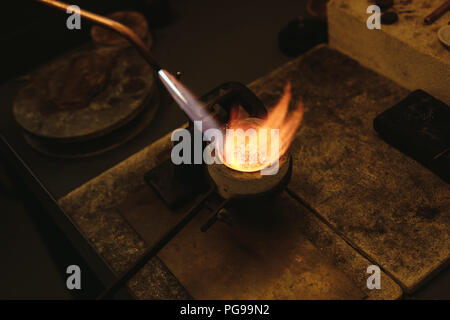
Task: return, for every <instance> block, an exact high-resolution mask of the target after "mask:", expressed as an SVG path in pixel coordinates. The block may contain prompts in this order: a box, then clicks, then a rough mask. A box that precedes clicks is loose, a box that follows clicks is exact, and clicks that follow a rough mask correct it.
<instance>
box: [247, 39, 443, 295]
mask: <svg viewBox="0 0 450 320" xmlns="http://www.w3.org/2000/svg"><path fill="white" fill-rule="evenodd" d="M281 79H289V80H291V82H292V90H293V92H294V93H295V95H296V97H297V99H302V100H303V102H304V104H305V118H304V121H303V123H302V125H301V127H300V129H299V131H298V132H297V137H296V140H295V141H294V143H293V145H292V147H291V153H292V155H293V158H294V168H293V176H292V179H291V183H290V185H289V189H290V190H292V192H294V193H295V194H296V195H297V196H298V197H299V198H300V199H302V201H304V203H306V204H307V205H308V206H309V207H310V208H311V209H312V210H313V211H315V212H316V213H317V214H318V215H320V216H321V217H323V219H324V220H325V221H326V222H327V223H328V224H329V225H330V226H331V227H332V228H333V229H334V230H335V231H336V232H337V233H338V234H340V235H341V236H342V237H343V238H344V239H346V241H348V242H349V243H350V244H351V245H352V246H353V247H355V248H358V250H359V251H360V252H362V253H363V254H364V255H365V257H367V258H368V259H369V260H370V261H373V262H374V263H375V264H378V265H379V266H380V267H382V268H383V269H384V270H385V271H386V272H387V273H388V274H390V275H391V276H393V277H394V278H395V279H396V280H397V281H398V282H399V283H400V284H401V285H402V286H403V288H404V289H405V290H406V291H408V292H412V291H414V290H415V289H416V288H417V287H418V286H420V285H421V284H422V283H423V282H424V281H425V280H427V279H428V278H430V277H431V276H432V275H433V274H434V273H435V272H438V271H439V270H440V269H441V268H444V267H445V266H446V265H447V263H448V261H449V257H450V187H449V185H448V184H446V183H445V182H444V181H442V180H441V179H440V178H438V177H437V176H436V175H434V174H433V173H432V172H431V171H429V170H428V169H426V168H425V167H423V166H422V165H420V164H419V163H418V162H416V161H414V160H413V159H411V158H409V157H407V156H405V155H404V154H403V153H401V152H400V151H398V150H397V149H395V148H393V147H391V146H390V145H388V144H387V143H385V142H384V141H383V140H381V139H380V138H379V137H378V136H377V134H376V132H375V131H374V129H373V119H374V118H375V116H376V115H377V114H379V113H381V112H382V111H384V110H385V109H388V108H389V107H391V106H392V105H394V104H395V103H397V102H398V101H400V100H401V99H402V98H404V97H406V95H407V93H408V92H407V91H406V90H404V89H402V88H401V87H399V86H397V85H395V84H394V83H392V82H391V81H389V80H388V79H386V78H384V77H381V76H379V75H377V74H376V73H374V72H372V71H370V70H368V69H366V68H364V67H362V66H361V65H359V64H358V63H357V62H355V61H354V60H352V59H349V58H348V57H346V56H344V55H343V54H340V53H338V52H337V51H334V50H330V49H329V48H327V47H322V48H318V49H317V50H314V51H313V52H310V53H308V54H306V55H305V56H303V57H302V58H301V59H297V60H295V61H293V62H291V63H290V64H287V65H285V66H283V67H282V68H280V69H278V70H276V71H274V72H273V73H272V74H270V75H268V76H266V77H263V78H261V79H259V80H258V81H257V82H256V83H254V84H253V85H252V89H253V90H254V91H255V92H256V93H257V94H258V95H260V96H261V97H263V100H264V102H266V104H268V105H272V104H274V102H275V101H277V100H278V99H279V97H280V96H281V93H282V89H283V85H284V83H283V81H281ZM277 92H278V93H277Z"/></svg>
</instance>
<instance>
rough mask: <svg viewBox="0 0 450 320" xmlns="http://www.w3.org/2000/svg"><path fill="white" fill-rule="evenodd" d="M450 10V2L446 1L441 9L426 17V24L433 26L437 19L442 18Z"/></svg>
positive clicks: (449, 0)
mask: <svg viewBox="0 0 450 320" xmlns="http://www.w3.org/2000/svg"><path fill="white" fill-rule="evenodd" d="M448 10H450V0H446V1H445V2H444V3H443V4H442V5H441V6H440V7H439V8H437V9H436V10H434V11H433V12H432V13H430V14H429V15H428V16H426V17H425V19H424V22H425V24H432V23H433V22H435V21H436V20H437V19H439V18H440V17H442V16H443V15H444V14H445V13H446V12H447V11H448Z"/></svg>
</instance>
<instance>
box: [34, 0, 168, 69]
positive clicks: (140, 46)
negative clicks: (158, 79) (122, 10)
mask: <svg viewBox="0 0 450 320" xmlns="http://www.w3.org/2000/svg"><path fill="white" fill-rule="evenodd" d="M37 1H38V2H41V3H43V4H46V5H48V6H50V7H54V8H57V9H60V10H63V11H65V12H67V9H68V8H69V7H70V6H71V5H70V4H66V3H63V2H61V1H55V0H37ZM80 16H81V17H83V18H84V19H87V20H90V21H92V22H93V23H95V24H98V25H100V26H103V27H105V28H108V29H110V30H112V31H114V32H117V33H118V34H120V35H121V36H123V37H125V38H126V39H127V40H128V41H130V43H131V44H132V45H133V46H134V47H135V48H136V49H137V50H138V51H139V53H140V54H141V55H142V57H144V59H145V60H146V61H147V62H148V63H149V64H150V65H151V67H152V68H153V69H155V71H159V70H161V67H160V66H159V64H158V63H157V62H156V60H155V59H154V58H153V56H152V54H151V52H150V49H149V48H148V47H147V46H146V45H145V44H144V42H143V41H142V40H141V39H140V38H139V37H138V36H137V34H136V33H135V32H134V31H133V30H131V29H130V28H128V27H127V26H125V25H123V24H121V23H119V22H117V21H114V20H112V19H109V18H106V17H104V16H101V15H98V14H95V13H91V12H89V11H86V10H82V9H81V10H80Z"/></svg>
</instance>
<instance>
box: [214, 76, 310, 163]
mask: <svg viewBox="0 0 450 320" xmlns="http://www.w3.org/2000/svg"><path fill="white" fill-rule="evenodd" d="M290 101H291V85H290V84H289V83H288V84H287V85H286V87H285V89H284V94H283V97H282V98H281V99H280V101H279V102H278V104H277V105H276V106H275V107H273V108H272V109H271V110H270V111H269V114H268V116H267V118H266V119H256V118H248V115H247V114H245V115H244V113H243V112H242V108H240V107H236V108H234V109H233V110H232V113H231V118H230V121H229V123H228V125H227V128H226V129H227V130H226V131H227V132H226V134H225V140H224V148H223V149H222V150H223V154H221V153H219V158H220V159H221V160H222V162H223V163H224V164H225V165H226V166H227V167H229V168H231V169H234V170H237V171H244V172H256V171H260V170H262V169H265V168H267V167H270V166H271V165H272V164H274V163H276V162H277V161H278V160H279V159H280V158H281V157H282V156H283V155H284V154H285V153H286V152H287V151H288V149H289V146H290V144H291V142H292V140H293V139H294V136H295V132H296V131H297V128H298V126H299V125H300V123H301V121H302V118H303V104H302V103H301V102H299V103H297V106H296V107H295V108H294V110H292V111H291V112H289V114H288V111H289V103H290Z"/></svg>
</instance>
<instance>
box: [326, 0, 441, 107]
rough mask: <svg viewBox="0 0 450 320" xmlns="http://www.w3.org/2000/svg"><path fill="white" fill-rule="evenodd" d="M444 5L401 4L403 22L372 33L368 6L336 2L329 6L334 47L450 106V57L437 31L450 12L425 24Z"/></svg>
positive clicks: (433, 0) (431, 0)
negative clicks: (368, 25)
mask: <svg viewBox="0 0 450 320" xmlns="http://www.w3.org/2000/svg"><path fill="white" fill-rule="evenodd" d="M442 2H443V1H442V0H396V1H394V7H393V10H395V11H396V12H397V13H398V15H399V21H398V22H397V23H395V24H392V25H382V26H381V29H380V30H376V29H374V30H369V29H368V28H367V26H366V21H367V19H368V17H369V16H370V15H369V14H367V13H366V9H367V7H368V6H369V5H370V4H372V3H370V2H368V1H363V0H359V1H356V0H352V1H348V0H332V1H330V2H329V4H328V33H329V43H330V46H331V47H332V48H335V49H337V50H339V51H341V52H343V53H345V54H347V55H349V56H350V57H352V58H353V59H355V60H357V61H359V62H360V63H361V64H362V65H364V66H366V67H368V68H370V69H372V70H374V71H376V72H378V73H380V74H382V75H384V76H386V77H388V78H390V79H392V80H394V81H396V82H397V83H398V84H400V85H401V86H403V87H405V88H408V89H410V90H415V89H423V90H425V91H427V92H428V93H430V94H431V95H433V96H435V97H436V98H438V99H439V100H442V101H444V102H445V103H447V104H449V105H450V51H449V50H448V49H446V48H445V47H444V46H443V45H442V44H441V43H440V41H439V39H438V36H437V31H438V30H439V29H440V28H441V27H443V26H445V25H447V23H448V22H449V21H450V11H448V12H447V13H446V14H445V15H444V16H442V17H441V18H440V19H438V20H437V21H436V22H434V23H433V24H432V25H424V23H423V20H424V18H425V17H426V16H427V15H428V14H429V13H431V12H432V11H433V10H434V9H436V8H437V7H439V6H440V5H441V4H442Z"/></svg>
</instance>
